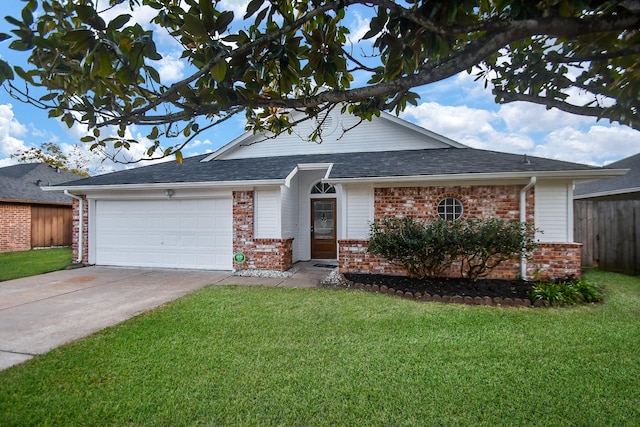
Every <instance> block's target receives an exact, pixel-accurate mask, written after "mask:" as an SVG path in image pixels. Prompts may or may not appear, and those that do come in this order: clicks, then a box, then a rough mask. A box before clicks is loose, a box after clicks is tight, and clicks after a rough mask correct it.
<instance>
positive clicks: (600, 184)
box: [573, 153, 640, 196]
mask: <svg viewBox="0 0 640 427" xmlns="http://www.w3.org/2000/svg"><path fill="white" fill-rule="evenodd" d="M607 167H608V168H612V169H629V172H627V173H626V174H625V175H622V176H617V177H615V178H610V179H597V180H594V181H590V182H585V183H582V184H577V185H576V188H575V190H574V192H573V194H574V196H586V195H589V194H597V193H621V192H624V191H625V190H628V189H634V188H639V187H640V153H638V154H636V155H633V156H631V157H627V158H624V159H622V160H618V161H617V162H614V163H611V164H610V165H608V166H607Z"/></svg>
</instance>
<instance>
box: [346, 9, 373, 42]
mask: <svg viewBox="0 0 640 427" xmlns="http://www.w3.org/2000/svg"><path fill="white" fill-rule="evenodd" d="M352 15H353V21H352V22H351V24H350V26H351V28H350V33H349V35H348V38H349V41H350V42H351V43H353V44H354V45H355V44H358V43H361V42H367V41H366V40H362V37H364V35H365V34H367V31H369V23H370V22H371V21H370V19H369V18H363V17H362V15H360V13H358V12H354V13H353V14H352ZM361 40H362V41H361ZM369 42H370V41H369Z"/></svg>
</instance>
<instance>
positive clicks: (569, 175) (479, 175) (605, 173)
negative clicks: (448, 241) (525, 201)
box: [323, 169, 628, 185]
mask: <svg viewBox="0 0 640 427" xmlns="http://www.w3.org/2000/svg"><path fill="white" fill-rule="evenodd" d="M627 170H628V169H588V170H563V171H529V172H490V173H487V172H469V173H460V174H455V173H451V174H440V175H401V176H363V177H356V178H328V179H324V180H323V182H326V183H327V184H334V185H335V184H350V183H353V184H365V183H374V184H384V183H389V184H394V183H398V182H400V183H402V182H410V183H414V182H441V181H469V180H495V179H507V178H508V179H527V178H531V174H532V173H535V174H536V176H537V177H539V178H545V179H546V178H548V179H553V178H557V179H571V180H578V179H580V180H593V179H600V178H613V177H616V176H620V175H624V174H625V173H627Z"/></svg>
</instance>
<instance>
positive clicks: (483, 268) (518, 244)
mask: <svg viewBox="0 0 640 427" xmlns="http://www.w3.org/2000/svg"><path fill="white" fill-rule="evenodd" d="M461 230H462V236H461V237H460V239H459V241H460V242H461V244H462V247H461V248H460V258H461V265H460V274H461V275H462V276H466V277H468V278H470V279H473V280H476V279H478V278H479V277H484V276H486V275H487V274H489V273H490V272H491V271H492V270H493V269H494V268H496V267H497V266H498V265H500V264H501V263H503V262H504V261H507V260H510V259H514V258H516V257H519V256H521V255H525V256H526V255H528V254H530V253H531V252H532V251H533V250H534V249H535V248H536V246H537V245H536V243H535V240H534V235H535V229H534V228H533V226H532V225H531V224H528V223H522V222H519V221H506V220H504V219H500V218H490V219H486V220H481V219H469V220H466V221H465V224H464V226H463V227H461Z"/></svg>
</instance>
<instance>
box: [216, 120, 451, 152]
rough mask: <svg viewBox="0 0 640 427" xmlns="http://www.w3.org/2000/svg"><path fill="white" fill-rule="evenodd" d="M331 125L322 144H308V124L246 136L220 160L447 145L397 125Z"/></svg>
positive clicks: (349, 122)
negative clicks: (274, 133)
mask: <svg viewBox="0 0 640 427" xmlns="http://www.w3.org/2000/svg"><path fill="white" fill-rule="evenodd" d="M332 120H333V121H334V125H335V126H332V127H329V128H328V129H327V131H326V132H325V133H324V134H323V138H322V142H321V143H318V142H313V141H309V140H308V136H309V134H311V132H312V123H311V122H310V121H307V122H303V123H300V124H299V125H297V126H296V128H295V130H294V132H293V133H292V134H291V135H289V134H286V133H285V134H282V135H279V136H278V137H277V138H274V139H265V138H264V137H262V136H260V135H249V136H248V137H247V139H246V140H244V141H243V142H242V143H240V144H239V145H238V146H236V147H234V148H233V149H230V150H229V151H228V152H226V153H224V154H222V155H221V156H220V157H219V158H220V159H240V158H253V157H273V156H291V155H296V154H326V153H353V152H363V151H389V150H421V149H425V148H446V147H450V145H449V144H447V143H445V142H443V141H442V140H439V139H438V138H437V137H435V136H434V137H431V136H429V135H426V134H425V133H423V132H419V131H416V130H415V129H412V128H410V127H407V126H403V125H400V124H398V123H397V122H394V121H391V120H388V119H385V118H377V117H376V118H374V120H372V121H371V122H368V121H364V122H362V123H360V124H359V125H358V126H356V127H355V128H353V129H350V130H349V131H348V132H346V133H345V132H343V130H342V129H343V128H344V129H349V128H351V127H353V126H354V125H355V124H356V123H357V122H358V119H357V118H356V117H354V116H352V115H349V114H345V115H340V114H339V113H335V115H334V118H333V119H332Z"/></svg>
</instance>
